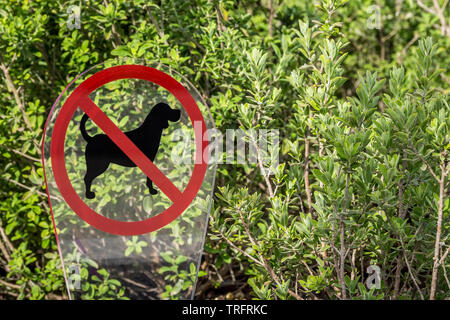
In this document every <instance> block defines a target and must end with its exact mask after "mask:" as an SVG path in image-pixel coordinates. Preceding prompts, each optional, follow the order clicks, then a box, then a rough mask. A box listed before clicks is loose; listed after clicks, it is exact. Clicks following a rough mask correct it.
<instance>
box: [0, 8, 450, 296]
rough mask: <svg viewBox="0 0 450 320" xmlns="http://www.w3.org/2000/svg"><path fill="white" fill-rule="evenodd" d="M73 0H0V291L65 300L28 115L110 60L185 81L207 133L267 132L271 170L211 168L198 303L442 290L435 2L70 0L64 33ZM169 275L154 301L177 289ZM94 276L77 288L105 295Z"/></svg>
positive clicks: (442, 147) (36, 125)
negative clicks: (77, 20)
mask: <svg viewBox="0 0 450 320" xmlns="http://www.w3.org/2000/svg"><path fill="white" fill-rule="evenodd" d="M79 3H80V2H79V1H48V0H42V1H33V2H28V1H10V0H0V35H1V38H0V71H1V75H2V79H3V83H4V85H3V86H1V87H0V102H1V103H0V110H1V115H0V131H1V136H0V152H1V154H2V158H1V162H2V163H1V166H2V168H3V170H2V172H1V179H0V197H1V204H0V213H1V216H0V222H1V224H0V298H4V299H17V298H19V299H23V298H27V299H44V298H45V299H55V298H56V299H59V298H66V293H65V285H64V281H63V275H62V271H61V265H60V262H59V257H58V254H57V247H56V242H55V237H54V233H53V227H52V223H51V219H50V213H49V208H48V205H47V199H46V193H45V189H44V188H43V172H42V167H41V162H40V156H41V154H40V148H39V147H40V139H41V137H42V133H43V126H44V121H45V119H46V116H47V115H48V113H49V111H50V108H51V106H52V104H53V102H54V100H55V99H56V97H57V96H58V94H59V93H60V92H61V91H62V90H63V88H64V87H65V86H66V85H67V84H68V83H69V82H70V81H71V80H72V79H73V78H74V77H75V76H76V75H78V74H79V73H81V72H83V71H84V70H86V69H87V68H88V67H90V66H92V65H94V64H96V63H99V62H102V61H105V60H107V59H110V58H113V57H128V56H133V57H136V58H140V59H143V60H145V61H147V62H149V63H152V62H162V63H164V64H166V65H169V66H171V67H173V68H174V69H175V70H177V71H178V72H179V73H181V74H183V75H184V76H185V77H187V78H188V79H189V80H190V81H191V82H192V83H193V84H194V86H195V87H196V88H197V89H198V90H199V92H200V93H201V95H202V96H203V97H204V98H205V100H206V101H207V103H208V104H209V107H210V109H211V112H212V114H213V117H214V120H215V123H216V126H217V127H218V128H219V129H220V130H221V131H224V130H225V129H229V128H240V129H242V130H243V131H244V132H247V133H248V132H250V130H252V129H259V128H268V129H278V130H279V132H280V142H281V143H280V147H281V152H280V166H279V167H278V169H277V170H276V172H274V174H273V175H268V174H267V172H268V170H267V169H268V168H265V167H264V166H263V165H262V164H261V163H259V164H256V165H252V164H245V165H237V164H234V165H232V164H227V165H220V166H219V167H218V170H217V177H216V193H215V199H214V201H215V202H214V208H213V210H212V212H211V220H210V229H209V232H208V236H207V241H206V245H205V258H204V263H203V264H202V272H203V273H206V275H207V276H205V277H203V278H201V279H200V283H199V286H198V290H197V296H198V297H200V298H211V297H215V296H218V295H221V296H224V297H225V298H239V297H244V298H258V299H291V298H297V299H316V298H319V299H321V298H323V299H445V298H448V297H449V296H450V295H449V293H450V284H449V280H448V275H447V270H448V269H449V268H450V262H449V261H450V260H449V256H450V255H449V254H448V252H449V240H448V237H449V227H450V224H449V221H450V220H449V211H450V200H449V197H448V190H449V187H448V180H449V179H448V170H449V148H450V133H449V127H450V116H449V114H450V109H449V103H450V99H449V90H448V87H449V82H450V80H449V79H450V75H449V71H448V68H447V66H448V65H449V63H450V58H449V56H448V51H449V49H450V28H449V26H448V25H447V24H448V16H449V15H448V12H449V5H448V2H447V1H431V0H430V1H420V2H419V1H417V2H416V1H391V0H381V1H378V2H377V4H378V5H379V7H373V5H372V2H371V1H366V0H356V1H348V2H347V1H342V0H339V1H338V0H323V1H301V2H297V1H292V0H291V1H276V0H262V1H254V0H249V1H237V2H235V1H225V0H223V1H218V0H214V1H207V0H200V1H178V0H169V1H161V2H157V3H152V4H146V3H147V1H143V0H137V1H134V2H131V1H124V0H114V1H113V0H110V1H104V2H103V4H100V3H99V2H95V1H85V2H83V3H82V5H81V29H73V30H71V29H69V28H68V26H67V19H68V13H67V9H68V7H69V6H70V5H79ZM106 4H107V5H106ZM444 5H445V6H446V7H444ZM378 13H379V14H380V15H377V14H378ZM374 23H375V25H376V27H375V28H374ZM130 248H131V247H130ZM131 250H132V249H130V253H131ZM133 250H136V249H133ZM169 258H170V259H173V258H172V257H168V259H169ZM170 261H172V260H170ZM174 263H175V261H174ZM370 265H376V266H378V267H379V268H380V270H381V282H380V288H379V289H376V288H372V289H370V290H369V289H367V287H366V282H367V281H368V280H370V279H369V278H370V276H369V275H368V274H367V268H368V267H369V266H370ZM175 267H176V263H175ZM171 270H172V269H170V268H169V269H164V270H160V272H161V273H162V274H164V275H165V276H166V280H167V281H168V286H167V288H166V289H167V292H166V297H171V296H173V295H174V294H175V295H176V291H177V290H178V291H179V290H180V286H181V287H182V286H183V285H184V284H186V285H187V283H189V285H190V284H191V283H192V274H187V273H183V274H179V273H177V272H172V271H173V270H172V271H171ZM105 279H106V280H105V281H107V282H108V281H109V282H108V283H102V284H100V283H99V284H95V285H93V286H92V289H89V290H90V291H91V292H90V293H89V295H88V296H86V297H85V298H89V297H91V298H92V297H96V298H101V297H104V298H111V297H112V296H114V294H117V293H114V292H113V293H111V292H110V291H109V289H111V288H112V287H114V288H113V289H114V290H116V289H117V288H116V287H115V286H117V283H114V280H113V279H108V277H107V276H105ZM224 291H225V292H226V293H225V294H224V293H223V292H224ZM117 292H119V294H120V291H117ZM174 292H175V293H174ZM111 294H112V296H111ZM122 294H123V292H122Z"/></svg>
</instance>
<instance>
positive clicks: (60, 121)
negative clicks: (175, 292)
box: [50, 65, 208, 236]
mask: <svg viewBox="0 0 450 320" xmlns="http://www.w3.org/2000/svg"><path fill="white" fill-rule="evenodd" d="M120 79H139V80H146V81H149V82H152V83H155V84H157V85H159V86H161V87H163V88H165V89H166V90H168V91H169V92H170V93H171V94H172V95H174V96H175V97H176V98H177V100H178V101H179V102H180V103H181V105H182V106H183V107H184V109H185V110H186V112H187V113H188V116H189V118H190V120H191V122H192V123H193V124H194V122H195V121H200V122H201V129H202V130H201V134H198V133H197V132H196V133H195V145H196V160H195V165H194V170H193V172H192V177H191V179H190V180H189V183H188V184H187V186H186V188H185V190H184V191H183V192H182V200H180V201H178V202H175V203H173V204H172V205H171V206H170V207H169V208H167V209H166V210H164V211H163V212H161V213H160V214H158V215H157V216H155V217H152V218H149V219H146V220H142V221H133V222H128V221H118V220H114V219H109V218H106V217H104V216H102V215H100V214H98V213H97V212H95V211H94V210H92V209H91V208H90V207H89V206H88V205H86V203H84V201H83V200H82V199H81V198H80V197H79V196H78V194H77V193H76V191H75V189H74V188H73V186H72V184H71V182H70V179H69V176H68V174H67V170H66V163H65V157H64V145H65V138H66V132H67V128H68V126H69V123H70V121H71V119H72V117H73V115H74V113H75V111H76V109H77V108H78V105H77V102H78V101H79V99H82V98H83V97H86V96H88V95H89V94H90V93H91V92H93V91H94V90H96V89H98V88H100V87H101V86H103V85H105V84H107V83H109V82H112V81H116V80H120ZM204 132H206V124H205V120H204V118H203V116H202V113H201V111H200V109H199V107H198V105H197V103H196V102H195V99H194V98H193V97H192V96H191V94H190V93H189V91H188V90H187V89H186V88H185V87H184V86H183V85H181V84H180V83H179V82H178V81H176V80H175V79H174V78H172V77H171V76H170V75H168V74H166V73H164V72H162V71H160V70H157V69H154V68H151V67H147V66H142V65H121V66H114V67H110V68H107V69H104V70H102V71H99V72H97V73H95V74H93V75H92V76H90V77H89V78H88V79H86V80H85V81H84V82H82V83H81V84H80V85H79V86H78V87H77V88H76V89H75V90H74V91H73V92H72V93H71V94H70V96H69V97H68V98H67V100H66V102H65V103H64V105H63V106H62V108H61V110H60V112H59V114H58V116H57V118H56V120H55V126H54V129H53V133H52V139H51V144H50V157H51V163H52V169H53V174H54V177H55V182H56V184H57V186H58V189H59V191H60V192H61V195H62V196H63V198H64V199H65V201H66V202H67V204H68V205H69V206H70V207H71V209H72V210H73V211H74V212H75V213H76V214H77V215H78V216H79V217H80V218H81V219H82V220H84V221H85V222H87V223H88V224H89V225H91V226H93V227H94V228H96V229H99V230H101V231H104V232H107V233H111V234H115V235H122V236H130V235H140V234H145V233H149V232H153V231H156V230H158V229H160V228H162V227H164V226H166V225H167V224H169V223H171V222H172V221H173V220H175V219H176V218H178V217H179V216H180V215H181V214H182V213H183V212H184V211H185V210H186V209H187V207H188V206H189V205H190V204H191V202H192V201H193V200H194V198H195V197H196V195H197V193H198V191H199V190H200V188H201V186H202V184H203V180H204V177H205V175H206V171H207V160H206V159H203V157H202V156H203V155H204V154H207V153H205V152H204V151H205V149H206V148H207V147H208V141H203V139H202V138H203V133H204ZM199 150H201V152H199Z"/></svg>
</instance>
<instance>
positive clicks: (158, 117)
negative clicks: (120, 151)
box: [145, 102, 181, 129]
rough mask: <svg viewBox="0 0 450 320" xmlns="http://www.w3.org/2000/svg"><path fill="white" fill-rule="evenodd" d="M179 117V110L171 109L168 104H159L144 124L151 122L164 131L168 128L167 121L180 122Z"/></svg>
mask: <svg viewBox="0 0 450 320" xmlns="http://www.w3.org/2000/svg"><path fill="white" fill-rule="evenodd" d="M180 117H181V111H180V110H177V109H172V108H171V107H170V106H169V105H168V104H166V103H163V102H160V103H158V104H156V105H155V106H154V107H153V109H152V111H150V114H149V115H148V117H147V119H146V120H145V122H149V121H151V122H152V124H157V125H159V126H161V127H162V128H164V129H165V128H168V127H169V121H171V122H176V121H178V120H180Z"/></svg>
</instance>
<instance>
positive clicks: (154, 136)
mask: <svg viewBox="0 0 450 320" xmlns="http://www.w3.org/2000/svg"><path fill="white" fill-rule="evenodd" d="M180 116H181V112H180V110H176V109H172V108H170V107H169V105H167V104H165V103H158V104H156V105H155V106H154V107H153V108H152V110H151V111H150V113H149V115H148V116H147V117H146V118H145V120H144V123H143V124H142V125H141V126H140V127H139V128H137V129H134V130H132V131H128V132H125V135H126V136H127V137H128V138H129V139H130V140H131V141H132V142H133V143H134V144H135V145H136V147H138V148H139V150H141V151H142V152H143V153H144V154H145V155H146V156H147V157H148V158H149V159H150V160H151V161H153V160H154V159H155V157H156V153H157V152H158V148H159V143H160V141H161V135H162V131H163V129H165V128H168V127H169V121H172V122H176V121H178V120H180ZM88 118H89V117H88V115H87V114H84V115H83V117H82V118H81V122H80V131H81V135H82V136H83V138H84V140H86V142H87V143H88V144H87V146H86V150H85V158H86V167H87V170H86V175H85V176H84V184H85V186H86V198H88V199H93V198H95V193H94V192H92V191H91V185H92V181H93V180H94V179H95V178H96V177H98V176H99V175H101V174H102V173H103V172H105V171H106V169H108V166H109V164H110V163H115V164H118V165H121V166H124V167H136V164H134V162H133V161H131V160H130V158H128V156H127V155H126V154H125V153H123V152H122V150H121V149H120V148H119V147H118V146H117V145H116V144H115V143H114V142H113V141H112V140H111V139H110V138H109V137H108V136H107V135H106V134H98V135H96V136H93V137H91V136H90V135H88V133H87V132H86V121H87V119H88ZM147 187H148V190H149V191H150V194H156V193H157V192H158V191H156V190H155V189H154V188H153V183H152V180H150V179H149V178H147Z"/></svg>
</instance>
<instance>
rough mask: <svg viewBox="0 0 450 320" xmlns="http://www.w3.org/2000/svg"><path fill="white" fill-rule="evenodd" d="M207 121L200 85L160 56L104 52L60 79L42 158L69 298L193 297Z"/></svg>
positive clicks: (202, 224)
mask: <svg viewBox="0 0 450 320" xmlns="http://www.w3.org/2000/svg"><path fill="white" fill-rule="evenodd" d="M213 128H214V125H213V121H212V118H211V115H210V113H209V110H208V109H207V107H206V104H205V103H204V101H203V100H202V99H201V97H200V95H199V94H198V93H197V91H196V90H195V88H193V86H192V85H191V84H190V83H189V82H188V81H187V80H186V79H184V78H183V77H182V76H180V75H178V74H177V73H176V72H174V71H173V70H171V69H169V68H168V67H165V66H163V65H158V66H146V65H141V64H137V63H135V62H134V61H127V63H125V64H120V65H116V64H115V63H114V62H109V63H105V64H104V65H101V66H96V67H94V68H92V69H90V70H88V71H86V72H84V73H83V74H81V75H79V76H78V77H77V78H76V79H75V80H74V81H72V83H70V84H69V86H68V87H66V88H65V89H64V91H63V92H62V93H61V95H60V96H59V97H58V99H57V100H56V102H55V104H54V106H53V108H52V110H51V112H50V115H49V117H48V120H47V123H46V128H45V135H44V139H43V162H44V169H45V176H46V185H47V190H48V196H49V202H50V208H51V211H52V217H53V222H54V226H55V233H56V235H57V240H58V246H59V251H60V255H61V259H62V262H63V265H64V271H65V277H66V281H67V285H68V288H69V296H70V297H71V298H81V299H92V298H95V299H99V298H131V299H161V298H189V297H192V295H193V292H194V287H195V282H196V277H197V271H198V265H199V262H200V258H201V253H202V249H203V241H204V236H205V231H206V227H207V220H208V215H209V208H210V204H211V196H212V190H213V184H214V174H215V164H213V163H209V161H208V155H209V148H208V143H209V140H208V130H209V129H213ZM178 275H180V276H178ZM168 279H170V280H168Z"/></svg>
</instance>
